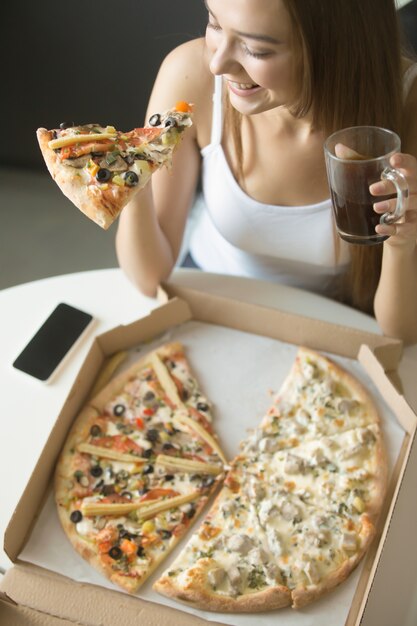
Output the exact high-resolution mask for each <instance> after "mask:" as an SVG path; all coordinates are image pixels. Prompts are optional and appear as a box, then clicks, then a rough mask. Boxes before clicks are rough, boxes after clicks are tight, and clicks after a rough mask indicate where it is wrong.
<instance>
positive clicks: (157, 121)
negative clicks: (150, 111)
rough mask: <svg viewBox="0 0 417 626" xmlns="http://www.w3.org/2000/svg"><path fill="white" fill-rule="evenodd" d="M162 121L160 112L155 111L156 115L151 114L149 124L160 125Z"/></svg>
mask: <svg viewBox="0 0 417 626" xmlns="http://www.w3.org/2000/svg"><path fill="white" fill-rule="evenodd" d="M160 123H161V116H160V115H159V113H155V114H154V115H151V117H150V118H149V126H159V124H160Z"/></svg>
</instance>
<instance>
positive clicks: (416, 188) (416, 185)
mask: <svg viewBox="0 0 417 626" xmlns="http://www.w3.org/2000/svg"><path fill="white" fill-rule="evenodd" d="M390 165H391V167H394V168H395V169H398V170H399V171H400V172H401V174H403V175H404V176H405V177H406V179H407V183H408V187H409V191H410V194H412V193H417V159H416V158H415V157H413V156H412V155H411V154H402V153H400V152H398V153H397V154H394V155H393V156H392V157H391V159H390ZM369 191H370V192H371V194H372V195H373V196H386V195H390V194H392V193H395V192H396V189H395V185H394V184H393V183H392V182H390V181H388V180H385V181H378V182H377V183H373V184H372V185H370V187H369Z"/></svg>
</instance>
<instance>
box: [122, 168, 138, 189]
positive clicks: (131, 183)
mask: <svg viewBox="0 0 417 626" xmlns="http://www.w3.org/2000/svg"><path fill="white" fill-rule="evenodd" d="M123 178H124V181H125V184H126V185H127V186H128V187H135V185H137V184H138V182H139V176H138V175H137V174H136V172H132V170H129V171H127V172H125V174H124V175H123Z"/></svg>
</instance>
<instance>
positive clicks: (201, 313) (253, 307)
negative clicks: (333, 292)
mask: <svg viewBox="0 0 417 626" xmlns="http://www.w3.org/2000/svg"><path fill="white" fill-rule="evenodd" d="M158 297H159V299H160V301H161V302H163V303H164V302H170V298H181V299H183V300H186V302H187V303H188V305H189V307H190V309H191V312H192V315H193V317H194V318H195V319H198V320H200V321H203V322H208V323H212V324H220V325H222V326H229V327H231V328H238V329H239V330H242V331H246V332H248V333H253V334H257V335H265V336H267V337H272V338H274V339H280V340H282V341H286V342H288V343H293V344H294V345H300V346H302V345H303V346H306V347H309V348H312V349H314V350H322V351H324V352H334V353H336V354H340V355H341V356H346V357H350V358H352V359H356V358H357V355H358V352H359V349H360V347H361V345H362V344H366V345H368V346H369V347H370V348H371V349H372V350H373V352H375V354H376V355H377V356H378V360H379V361H380V363H381V364H382V366H383V367H384V370H385V372H395V371H396V369H397V367H398V364H399V362H400V359H401V356H402V351H403V343H402V342H401V341H400V340H398V339H392V338H389V337H385V336H383V335H377V334H375V333H370V332H366V331H361V330H357V329H355V328H349V327H347V326H342V325H340V324H331V323H329V322H324V321H322V320H318V319H313V318H310V317H306V316H303V315H296V314H294V313H287V312H285V311H281V310H279V309H271V308H269V307H266V306H260V305H257V304H251V303H248V302H242V301H238V300H231V299H229V298H225V297H224V296H214V295H212V294H207V293H203V292H201V291H197V290H195V289H190V288H188V287H181V286H178V285H175V284H173V283H164V284H163V285H162V287H161V288H160V289H159V291H158Z"/></svg>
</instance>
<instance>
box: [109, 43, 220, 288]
mask: <svg viewBox="0 0 417 626" xmlns="http://www.w3.org/2000/svg"><path fill="white" fill-rule="evenodd" d="M211 91H212V79H211V77H210V73H209V71H208V69H207V67H206V64H205V57H204V45H203V42H202V41H201V40H196V41H191V42H188V43H187V44H183V45H182V46H180V47H179V48H176V49H175V50H174V51H173V52H171V53H170V54H169V55H168V56H167V57H166V59H165V61H164V62H163V63H162V65H161V69H160V71H159V73H158V76H157V79H156V82H155V85H154V88H153V91H152V95H151V98H150V101H149V106H148V111H147V119H148V118H149V117H150V115H152V114H153V113H158V112H160V111H165V110H167V109H169V108H171V107H173V106H174V105H175V103H176V102H177V101H178V100H186V101H188V102H191V103H193V104H194V114H193V126H191V128H189V129H187V130H186V131H185V132H184V135H183V138H182V141H181V143H180V145H179V147H178V148H177V149H176V151H175V154H174V159H173V167H172V168H171V169H170V170H169V171H168V170H167V169H166V168H163V169H162V170H159V171H158V172H155V174H153V176H152V178H151V181H150V183H149V184H148V185H147V186H146V187H145V188H144V189H143V190H141V191H140V192H138V194H137V195H136V196H135V197H134V199H133V200H132V202H130V203H129V205H128V206H126V207H125V208H124V209H123V211H122V213H121V215H120V218H119V226H118V231H117V236H116V252H117V256H118V260H119V263H120V266H121V267H122V269H123V270H124V271H125V273H126V274H127V276H128V277H129V278H130V280H131V281H132V282H133V283H134V284H135V285H136V286H137V287H138V288H139V289H140V290H141V291H142V292H143V293H145V294H146V295H150V296H153V295H155V293H156V289H157V286H158V285H159V283H160V282H161V281H162V280H164V279H166V278H167V277H168V276H169V274H170V273H171V271H172V269H173V267H174V265H175V262H176V259H177V256H178V253H179V250H180V247H181V242H182V238H183V234H184V230H185V225H186V221H187V216H188V212H189V209H190V206H191V204H192V202H193V199H194V195H195V190H196V186H197V181H198V175H199V169H200V149H199V145H198V143H199V132H201V130H200V126H201V125H204V124H207V114H208V111H207V108H208V105H207V102H208V103H210V102H211Z"/></svg>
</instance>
